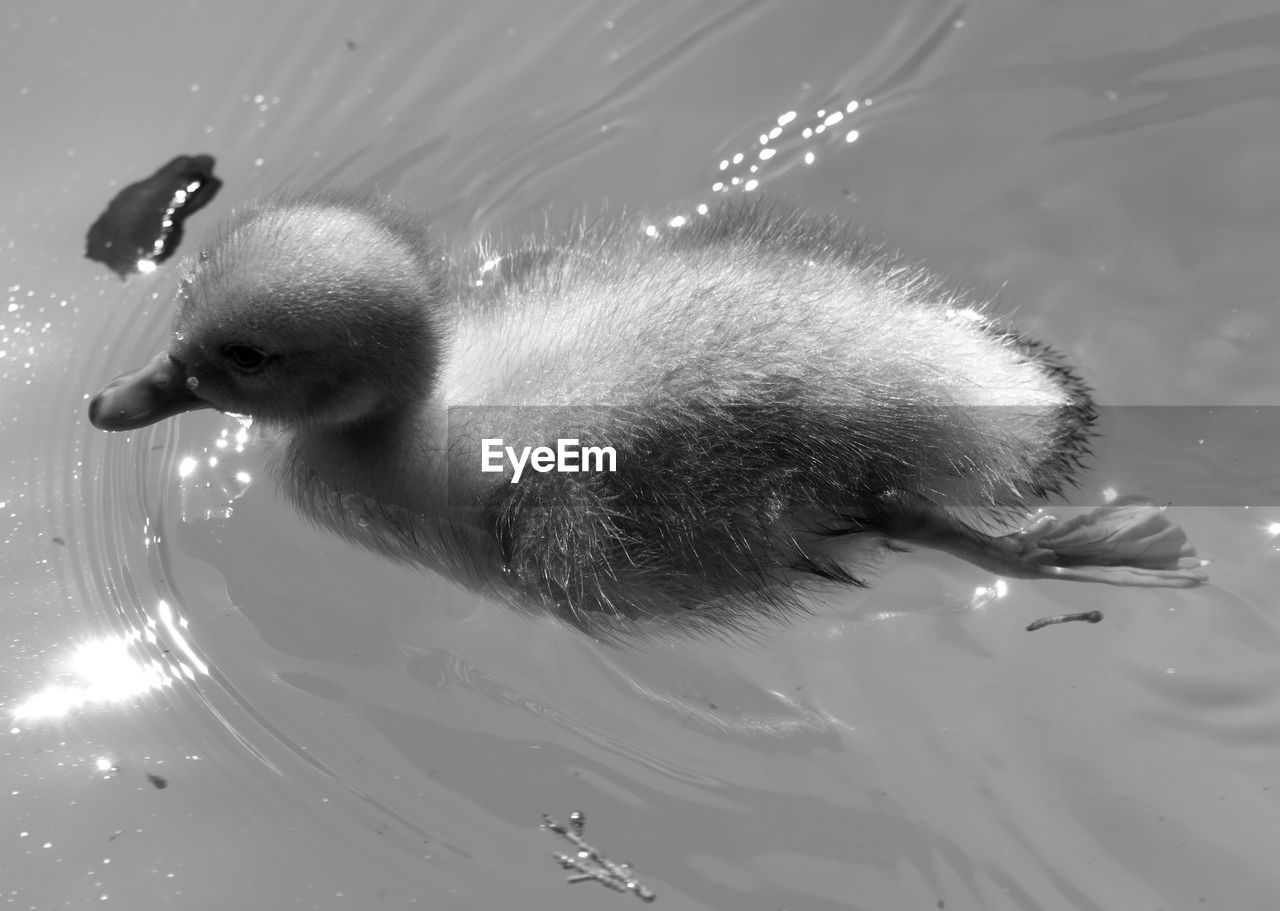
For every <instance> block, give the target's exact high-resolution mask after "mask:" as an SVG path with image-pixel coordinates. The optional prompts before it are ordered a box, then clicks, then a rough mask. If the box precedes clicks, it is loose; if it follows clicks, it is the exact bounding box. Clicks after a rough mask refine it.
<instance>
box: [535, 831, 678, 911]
mask: <svg viewBox="0 0 1280 911" xmlns="http://www.w3.org/2000/svg"><path fill="white" fill-rule="evenodd" d="M586 824H587V818H586V817H585V816H583V815H582V814H581V813H577V812H574V813H570V814H569V826H568V827H567V828H566V827H565V826H564V825H563V824H561V823H559V822H556V821H555V820H554V819H552V818H551V817H550V816H548V815H547V814H546V813H543V814H542V828H544V829H550V830H551V831H552V832H555V833H556V834H557V835H559V836H560V837H561V838H563V839H564V840H565V841H568V842H569V843H570V844H572V845H573V846H574V847H575V848H577V849H578V850H577V851H576V852H575V853H574V854H572V855H570V854H556V855H555V859H556V860H557V861H559V862H560V867H561V868H562V869H565V870H572V871H573V873H574V875H572V876H570V877H568V881H569V882H571V883H584V882H590V881H592V880H594V881H595V882H598V883H600V884H601V885H603V886H608V887H609V888H610V889H613V890H614V891H615V892H631V893H634V894H635V896H636V897H637V898H638V899H640V900H641V901H644V902H651V901H653V900H654V899H655V898H657V897H658V896H657V893H655V892H654V891H653V890H652V889H646V888H645V887H644V886H642V885H640V883H639V882H637V881H636V878H635V874H634V873H633V872H632V871H631V865H630V864H623V863H617V862H615V861H612V860H609V858H607V857H605V856H604V855H603V854H601V853H600V852H599V851H597V850H596V849H595V848H593V847H591V845H589V844H587V843H586V842H585V841H583V839H582V829H583V827H585V826H586Z"/></svg>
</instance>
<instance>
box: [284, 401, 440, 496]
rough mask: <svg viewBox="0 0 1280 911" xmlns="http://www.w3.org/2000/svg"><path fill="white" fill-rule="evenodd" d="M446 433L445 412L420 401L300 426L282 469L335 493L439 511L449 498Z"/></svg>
mask: <svg viewBox="0 0 1280 911" xmlns="http://www.w3.org/2000/svg"><path fill="white" fill-rule="evenodd" d="M445 433H446V425H445V421H444V417H443V415H440V416H437V415H435V414H433V413H432V411H430V410H428V409H423V408H420V407H418V406H417V405H414V406H413V407H404V408H398V409H396V410H394V411H389V412H386V413H384V414H380V415H377V416H376V417H372V418H368V419H366V420H363V421H360V422H358V423H354V424H343V425H338V426H310V427H305V428H299V429H296V430H295V431H294V432H293V433H292V436H291V437H290V438H289V440H288V443H287V444H286V446H285V450H284V453H283V458H284V464H282V465H281V466H280V468H281V470H282V473H283V474H284V475H285V476H286V477H287V478H288V479H289V480H292V481H294V482H295V483H298V482H301V483H303V484H313V485H314V484H320V485H323V487H324V488H325V489H326V490H327V491H328V492H329V494H330V495H331V496H339V497H342V496H346V497H363V498H368V499H370V500H373V501H376V502H379V503H384V504H386V505H388V506H391V507H400V508H405V509H410V508H412V509H414V510H421V509H422V508H423V507H424V506H425V507H427V509H428V511H433V510H432V509H431V507H433V506H434V507H436V508H437V509H438V508H443V506H444V500H445V499H446V495H445V494H444V493H442V491H443V489H444V479H445V476H446V465H445V460H444V451H445V443H446V439H445ZM291 486H292V485H291ZM294 489H300V488H294Z"/></svg>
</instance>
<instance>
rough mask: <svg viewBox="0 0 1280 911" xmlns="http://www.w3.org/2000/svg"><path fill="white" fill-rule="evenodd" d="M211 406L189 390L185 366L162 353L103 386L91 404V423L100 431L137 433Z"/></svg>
mask: <svg viewBox="0 0 1280 911" xmlns="http://www.w3.org/2000/svg"><path fill="white" fill-rule="evenodd" d="M211 407H212V406H211V405H210V404H209V403H208V402H206V401H205V400H204V399H201V398H198V397H197V396H196V394H195V393H194V392H192V391H191V389H189V388H188V387H187V377H186V373H185V371H184V370H183V369H182V365H181V364H180V363H178V362H177V361H175V360H174V359H173V358H171V357H170V356H169V355H168V354H161V355H159V356H158V357H157V358H156V359H155V360H153V361H152V362H151V363H149V364H147V365H146V366H145V367H143V368H142V369H141V370H135V371H134V372H133V373H126V374H125V375H124V376H118V377H116V378H115V379H114V380H112V381H111V382H109V383H107V385H105V386H103V387H102V389H101V390H99V392H98V394H97V395H95V396H94V397H93V401H91V402H90V403H89V423H91V424H92V425H93V426H94V427H97V428H98V429H99V430H136V429H138V428H139V427H146V426H147V425H148V424H154V423H156V422H157V421H163V420H164V419H165V418H167V417H172V416H173V415H175V414H181V413H182V412H184V411H194V410H195V409H197V408H211Z"/></svg>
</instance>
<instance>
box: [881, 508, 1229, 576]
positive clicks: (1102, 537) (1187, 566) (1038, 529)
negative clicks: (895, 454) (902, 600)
mask: <svg viewBox="0 0 1280 911" xmlns="http://www.w3.org/2000/svg"><path fill="white" fill-rule="evenodd" d="M885 531H886V532H887V533H889V534H892V535H893V536H894V537H896V538H899V539H901V540H904V541H908V542H912V543H916V544H922V545H925V546H927V547H933V548H935V549H937V550H943V551H946V552H947V553H950V554H953V555H955V556H957V557H961V558H962V559H965V560H968V561H969V562H971V563H974V564H977V565H978V566H981V567H983V568H985V569H989V570H991V571H993V572H997V573H1000V574H1001V575H1005V576H1014V577H1017V578H1024V579H1069V580H1072V581H1077V582H1102V583H1105V584H1107V585H1134V586H1144V587H1152V588H1191V587H1193V586H1196V585H1199V584H1200V583H1202V582H1205V581H1207V580H1208V574H1207V573H1206V572H1205V570H1204V566H1205V564H1206V561H1204V560H1200V559H1198V558H1197V557H1196V552H1195V548H1193V547H1192V546H1191V545H1190V544H1189V543H1188V542H1187V536H1186V534H1185V533H1184V532H1183V531H1182V529H1181V527H1179V526H1178V525H1177V524H1175V523H1173V522H1171V521H1170V520H1169V519H1168V517H1167V516H1166V515H1165V511H1164V507H1161V506H1155V505H1153V504H1151V503H1147V502H1145V501H1133V502H1124V503H1120V504H1117V505H1113V506H1103V507H1099V508H1097V509H1094V510H1092V511H1091V512H1089V513H1086V514H1084V515H1080V516H1074V517H1072V518H1070V519H1066V520H1059V519H1057V518H1055V517H1053V516H1050V515H1043V516H1040V517H1039V518H1037V519H1036V520H1035V521H1033V522H1032V523H1031V524H1030V525H1028V526H1027V527H1025V528H1023V529H1021V530H1019V531H1017V532H1014V533H1013V534H1008V535H1003V536H993V535H988V534H986V533H984V532H982V531H979V530H977V529H975V528H972V527H971V526H969V525H966V524H965V523H963V522H961V521H959V520H958V519H956V518H955V517H953V516H951V515H950V514H948V513H947V512H945V511H944V510H941V509H938V508H930V507H919V506H915V507H904V508H903V509H901V510H900V511H898V512H897V513H896V514H895V515H894V516H893V518H892V520H891V521H889V522H887V523H886V524H885Z"/></svg>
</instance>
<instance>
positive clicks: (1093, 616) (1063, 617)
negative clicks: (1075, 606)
mask: <svg viewBox="0 0 1280 911" xmlns="http://www.w3.org/2000/svg"><path fill="white" fill-rule="evenodd" d="M1072 620H1083V621H1085V622H1086V623H1101V622H1102V611H1100V610H1087V611H1082V612H1081V613H1078V614H1059V615H1058V616H1056V617H1041V618H1040V619H1039V620H1037V621H1036V622H1035V623H1032V624H1031V625H1030V626H1028V627H1027V632H1029V633H1034V632H1035V631H1036V630H1038V629H1041V628H1043V627H1046V626H1052V625H1053V624H1055V623H1070V622H1071V621H1072Z"/></svg>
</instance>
